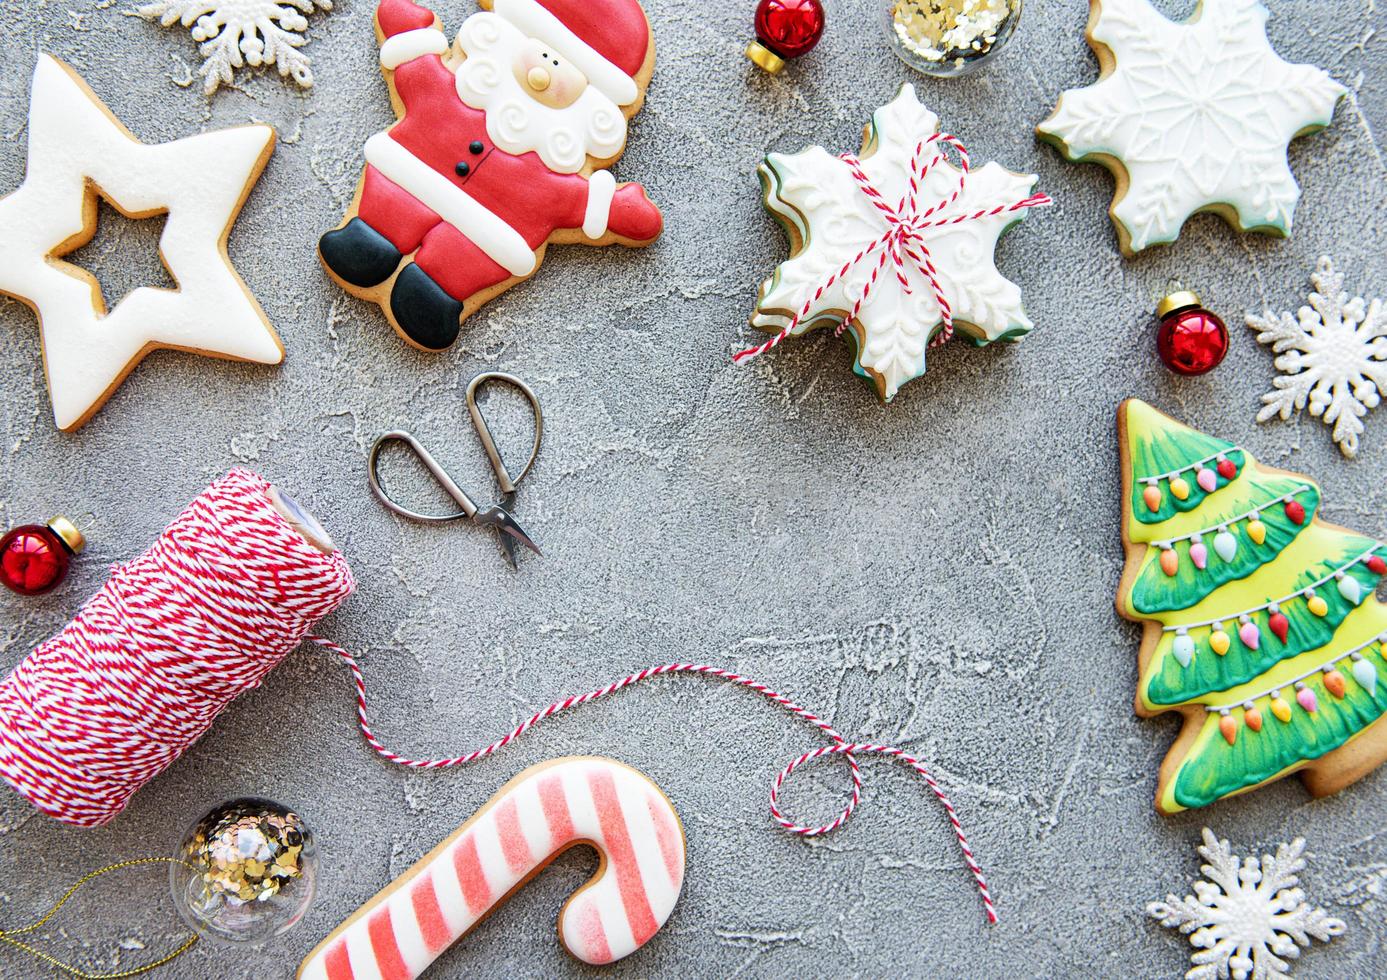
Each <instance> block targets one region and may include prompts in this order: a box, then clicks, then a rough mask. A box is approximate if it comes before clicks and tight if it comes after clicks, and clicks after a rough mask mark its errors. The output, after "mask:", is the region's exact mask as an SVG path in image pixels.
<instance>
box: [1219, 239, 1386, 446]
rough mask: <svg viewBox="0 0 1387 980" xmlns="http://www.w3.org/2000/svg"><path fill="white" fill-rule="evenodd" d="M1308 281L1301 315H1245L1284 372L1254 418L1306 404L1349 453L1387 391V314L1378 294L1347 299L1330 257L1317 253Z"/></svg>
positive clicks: (1264, 418) (1285, 413)
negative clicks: (1308, 291)
mask: <svg viewBox="0 0 1387 980" xmlns="http://www.w3.org/2000/svg"><path fill="white" fill-rule="evenodd" d="M1310 281H1311V282H1312V283H1314V286H1315V291H1314V292H1312V293H1311V294H1310V296H1309V300H1310V305H1309V306H1302V307H1301V308H1300V311H1299V312H1298V314H1297V315H1295V316H1292V315H1291V314H1290V313H1285V312H1283V313H1281V315H1280V316H1277V315H1276V314H1275V313H1272V312H1271V311H1267V314H1266V316H1254V315H1251V314H1249V315H1248V317H1247V325H1248V326H1249V327H1251V328H1252V329H1253V330H1256V331H1259V332H1258V334H1257V341H1258V343H1262V344H1270V345H1271V349H1272V350H1273V351H1274V352H1275V353H1276V354H1279V355H1280V356H1279V357H1277V358H1276V360H1275V361H1274V362H1273V363H1274V364H1275V365H1276V369H1277V370H1278V371H1282V372H1284V373H1283V374H1282V376H1281V377H1278V378H1274V379H1272V390H1271V391H1269V392H1267V393H1266V394H1265V395H1263V396H1262V402H1263V407H1262V410H1261V411H1260V412H1258V413H1257V421H1258V422H1265V421H1267V420H1268V419H1270V418H1271V417H1273V416H1275V415H1279V416H1281V418H1283V419H1288V418H1290V417H1291V412H1292V411H1293V410H1294V411H1300V410H1301V409H1303V408H1305V406H1306V404H1307V403H1309V406H1310V414H1311V415H1314V416H1316V417H1317V418H1323V419H1324V422H1325V424H1326V425H1333V426H1334V441H1335V442H1336V443H1338V444H1339V449H1340V451H1342V452H1343V454H1344V455H1345V456H1347V457H1349V458H1350V459H1352V458H1353V457H1354V456H1355V455H1357V453H1358V436H1359V434H1360V433H1361V432H1362V431H1363V422H1362V419H1363V416H1365V415H1367V414H1368V409H1370V408H1376V407H1377V406H1378V403H1379V402H1380V401H1381V400H1382V398H1381V396H1382V395H1384V394H1387V313H1385V312H1384V310H1383V306H1382V300H1380V299H1373V301H1372V302H1371V303H1368V302H1365V301H1364V300H1363V297H1361V296H1354V297H1353V298H1352V299H1350V298H1349V295H1348V293H1346V292H1344V277H1343V274H1342V273H1339V272H1335V271H1334V263H1333V262H1331V261H1330V260H1329V259H1328V257H1322V258H1321V259H1320V261H1319V265H1318V267H1317V268H1316V270H1315V271H1314V272H1313V273H1311V275H1310Z"/></svg>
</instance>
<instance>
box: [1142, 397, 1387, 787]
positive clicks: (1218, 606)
mask: <svg viewBox="0 0 1387 980" xmlns="http://www.w3.org/2000/svg"><path fill="white" fill-rule="evenodd" d="M1119 417H1120V433H1121V446H1122V466H1123V476H1124V487H1125V490H1124V496H1125V501H1126V503H1125V507H1124V518H1123V542H1124V546H1125V548H1126V553H1127V563H1126V567H1125V569H1124V572H1123V576H1122V584H1121V587H1120V591H1119V595H1118V608H1119V610H1120V611H1121V613H1122V614H1123V615H1124V616H1126V617H1127V618H1129V619H1133V620H1137V621H1140V622H1144V623H1147V624H1148V626H1147V631H1146V635H1145V638H1144V640H1143V643H1142V648H1141V654H1140V667H1141V672H1140V680H1139V686H1138V696H1137V711H1138V713H1139V714H1142V715H1154V714H1158V713H1161V712H1163V711H1170V710H1176V711H1180V712H1181V713H1183V714H1184V715H1185V718H1186V721H1185V727H1184V729H1183V730H1182V732H1181V734H1180V737H1179V738H1178V739H1177V740H1176V743H1175V745H1174V746H1173V747H1172V749H1171V753H1170V756H1169V757H1168V759H1167V762H1166V764H1165V765H1164V766H1163V767H1162V770H1161V772H1162V775H1161V779H1160V784H1159V787H1158V791H1157V807H1158V808H1159V809H1160V810H1162V811H1163V812H1167V813H1170V812H1175V811H1177V810H1181V809H1185V808H1188V807H1196V806H1203V805H1205V804H1207V803H1211V802H1213V801H1215V800H1217V799H1220V798H1222V797H1224V796H1228V795H1231V794H1233V793H1238V792H1241V791H1243V790H1246V789H1250V788H1252V787H1255V786H1258V785H1260V784H1262V783H1264V782H1267V781H1269V780H1271V779H1275V778H1279V777H1280V776H1282V775H1285V774H1286V773H1288V772H1292V771H1295V770H1297V769H1303V770H1304V778H1305V780H1306V783H1307V785H1308V786H1309V787H1310V789H1311V790H1312V792H1314V793H1316V794H1317V795H1318V794H1323V793H1329V792H1334V791H1335V790H1337V789H1339V788H1340V787H1342V786H1344V785H1346V784H1347V783H1348V782H1351V781H1352V780H1353V779H1355V778H1358V777H1359V776H1361V775H1363V774H1364V773H1366V772H1367V771H1369V770H1370V769H1371V768H1372V767H1373V766H1374V765H1377V764H1378V763H1380V762H1381V761H1383V758H1384V757H1387V742H1383V740H1382V737H1381V735H1380V734H1379V735H1377V736H1374V738H1372V739H1360V738H1359V736H1362V735H1364V733H1366V732H1367V731H1368V730H1369V729H1370V728H1371V727H1372V726H1374V725H1375V724H1376V723H1377V721H1378V719H1379V718H1381V717H1382V715H1383V714H1384V713H1387V685H1379V684H1378V683H1377V678H1378V670H1379V669H1380V665H1379V664H1375V663H1374V662H1372V656H1373V655H1374V653H1375V652H1376V651H1377V650H1378V649H1379V648H1380V646H1381V644H1382V643H1383V642H1384V640H1387V607H1384V606H1383V605H1382V604H1381V603H1379V602H1378V600H1377V598H1376V596H1375V595H1374V591H1375V590H1376V588H1377V587H1378V585H1379V584H1380V583H1381V582H1382V580H1383V578H1384V576H1387V545H1384V544H1383V543H1382V542H1379V541H1376V540H1374V539H1372V538H1369V537H1364V536H1362V535H1359V534H1356V533H1354V532H1352V531H1349V530H1346V529H1344V528H1339V527H1335V526H1333V525H1330V524H1326V523H1324V522H1322V521H1321V520H1320V519H1319V518H1318V516H1317V514H1318V511H1319V508H1320V491H1319V488H1318V487H1316V486H1315V484H1313V483H1311V482H1310V481H1309V480H1308V479H1306V478H1305V477H1303V476H1301V475H1299V474H1294V473H1288V472H1284V471H1281V470H1274V469H1270V468H1268V467H1263V466H1261V465H1259V464H1257V463H1256V461H1255V460H1253V459H1252V458H1251V457H1250V456H1248V455H1247V453H1246V452H1245V451H1244V450H1242V449H1240V448H1238V447H1236V446H1233V445H1231V444H1229V443H1226V442H1223V441H1221V440H1218V439H1215V438H1214V437H1212V436H1208V435H1205V434H1203V433H1200V432H1197V431H1195V430H1193V429H1190V428H1188V427H1186V426H1183V425H1180V424H1179V423H1177V422H1175V421H1174V420H1172V419H1170V418H1168V417H1166V416H1164V415H1162V414H1160V413H1159V412H1157V411H1155V410H1154V409H1152V408H1151V407H1150V406H1148V405H1145V404H1143V403H1141V402H1137V401H1131V402H1127V403H1126V404H1125V405H1124V406H1123V408H1122V410H1121V412H1120V416H1119ZM1220 456H1221V457H1222V458H1223V459H1225V460H1227V461H1228V462H1230V463H1234V464H1236V466H1235V468H1234V470H1233V471H1232V476H1231V478H1226V477H1225V475H1224V473H1225V469H1224V468H1223V467H1222V465H1221V464H1215V465H1214V466H1213V467H1212V468H1213V470H1214V472H1216V473H1217V475H1218V478H1219V480H1220V483H1219V484H1218V485H1217V486H1216V488H1215V490H1214V491H1212V492H1210V491H1208V490H1207V488H1206V486H1205V485H1203V484H1201V483H1200V481H1199V480H1198V478H1196V480H1195V486H1194V487H1192V488H1191V490H1190V494H1189V496H1188V497H1187V498H1185V499H1181V498H1180V497H1179V495H1178V494H1174V493H1173V492H1172V493H1169V494H1166V493H1162V494H1161V496H1160V498H1159V499H1158V500H1156V501H1155V503H1156V505H1157V506H1156V508H1155V509H1153V508H1152V507H1151V497H1150V495H1149V491H1150V490H1152V489H1153V488H1152V486H1151V484H1149V483H1147V482H1146V481H1147V480H1148V479H1151V478H1153V477H1154V478H1155V479H1157V480H1158V481H1162V482H1164V481H1170V480H1173V479H1174V478H1175V477H1173V476H1172V474H1176V473H1188V472H1191V471H1192V470H1193V471H1194V472H1199V471H1200V470H1201V469H1207V468H1208V467H1209V465H1210V461H1211V460H1218V459H1219V458H1220ZM1360 665H1361V666H1360ZM1267 715H1270V717H1271V719H1274V720H1272V721H1269V720H1268V719H1267ZM1380 742H1381V743H1382V747H1380V748H1379V747H1378V743H1380Z"/></svg>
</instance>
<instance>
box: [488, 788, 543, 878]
mask: <svg viewBox="0 0 1387 980" xmlns="http://www.w3.org/2000/svg"><path fill="white" fill-rule="evenodd" d="M496 832H497V834H498V835H499V836H500V838H501V851H502V852H503V853H504V854H505V856H506V864H508V865H509V866H510V869H511V870H512V871H514V872H515V873H516V874H524V873H525V872H526V871H528V870H529V869H530V868H533V867H534V866H535V859H534V856H533V855H531V854H530V842H529V841H527V840H526V839H525V831H524V829H522V828H521V826H520V804H519V803H518V802H516V798H515V797H513V796H512V797H510V798H508V799H506V800H504V801H503V802H502V803H501V805H500V806H498V807H497V808H496Z"/></svg>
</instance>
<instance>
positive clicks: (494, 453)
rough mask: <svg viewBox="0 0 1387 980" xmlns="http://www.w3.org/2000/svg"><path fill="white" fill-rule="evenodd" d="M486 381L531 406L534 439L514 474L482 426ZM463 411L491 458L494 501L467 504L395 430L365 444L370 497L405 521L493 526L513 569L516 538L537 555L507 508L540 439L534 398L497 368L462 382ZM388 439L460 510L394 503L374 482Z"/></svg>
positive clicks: (415, 443)
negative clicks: (496, 490)
mask: <svg viewBox="0 0 1387 980" xmlns="http://www.w3.org/2000/svg"><path fill="white" fill-rule="evenodd" d="M489 381H495V382H498V383H500V384H506V385H510V386H511V387H512V388H515V389H516V390H517V391H519V392H520V393H521V394H522V395H524V396H525V398H526V399H527V400H528V401H529V403H530V407H531V408H532V409H533V410H534V419H535V443H534V446H533V447H532V448H531V450H530V458H529V460H528V461H526V463H525V468H524V469H522V470H521V471H520V474H519V475H518V476H514V477H513V476H511V475H510V471H509V470H508V469H506V464H505V461H504V460H503V459H501V452H500V450H498V449H497V448H496V440H495V439H493V438H492V436H491V429H490V428H489V427H488V426H487V424H486V419H485V418H483V416H482V410H481V408H479V407H478V405H477V392H478V391H480V390H481V388H482V386H483V385H485V384H486V383H487V382H489ZM467 412H468V414H469V415H471V416H472V427H473V428H474V429H476V430H477V438H478V439H480V440H481V443H482V448H483V449H485V450H486V455H487V458H489V459H490V460H491V469H492V471H493V472H495V474H496V482H497V483H498V484H500V487H501V499H500V501H499V502H498V503H496V504H493V505H492V506H490V507H487V508H486V509H485V510H483V509H482V508H480V507H478V506H477V505H476V504H475V503H473V501H472V498H471V497H469V496H468V495H467V493H466V492H465V491H464V490H463V489H462V488H461V487H460V486H458V485H457V483H455V482H454V481H453V478H452V477H451V476H449V475H448V472H447V471H446V470H445V469H443V467H442V466H441V465H440V464H439V462H438V460H436V459H434V458H433V455H432V454H431V453H430V452H429V451H428V450H427V449H425V448H424V447H423V446H422V445H421V444H420V443H419V440H418V439H415V438H414V436H413V435H411V434H410V433H408V432H402V431H395V432H387V433H386V434H385V435H383V436H381V437H380V438H379V439H377V440H376V442H375V445H373V446H372V447H371V459H370V462H369V463H368V464H367V467H366V472H367V476H368V478H369V479H370V482H371V490H372V492H374V493H375V495H376V497H377V498H378V499H379V500H380V502H381V503H383V504H384V505H385V506H386V507H388V508H390V509H391V510H393V511H394V512H395V513H397V514H399V515H401V516H403V517H408V518H409V519H410V520H414V521H423V522H426V523H429V524H442V523H444V522H445V521H457V520H461V519H463V518H469V519H470V520H471V521H472V522H473V523H474V524H486V525H489V526H491V527H494V528H496V530H497V531H499V532H500V536H501V551H502V552H503V553H504V554H505V556H506V560H507V561H509V562H510V564H511V567H512V568H514V567H516V562H515V544H516V542H517V541H518V542H520V543H521V544H523V545H524V546H525V547H527V548H529V549H530V550H531V551H533V552H534V553H535V554H537V555H539V554H541V552H540V550H539V546H538V545H537V544H535V543H534V541H532V540H530V536H529V535H528V534H526V533H525V529H524V528H522V527H521V526H520V525H519V524H518V523H517V522H516V520H515V518H514V517H512V516H511V513H510V512H511V509H512V508H513V507H514V506H515V489H516V485H517V484H519V483H520V481H521V480H523V479H525V475H526V474H527V473H529V472H530V467H532V466H534V465H535V459H536V457H538V456H539V444H540V440H541V439H543V437H544V412H543V410H542V409H541V408H540V406H539V398H538V397H537V396H536V395H535V393H534V391H533V390H532V389H531V388H530V386H529V385H527V384H526V383H525V382H523V381H521V380H520V379H519V378H517V377H516V376H515V375H513V374H506V373H504V372H502V371H487V372H485V373H484V374H479V375H477V376H476V377H475V378H473V379H472V381H471V382H470V383H469V384H468V385H467ZM392 442H402V443H404V444H405V445H406V446H408V447H409V448H410V449H411V450H412V451H413V452H414V455H416V456H418V457H419V461H420V462H421V463H423V464H424V466H425V467H426V468H427V469H428V471H429V472H430V473H432V474H433V478H434V479H435V480H437V481H438V483H439V486H441V487H442V488H443V489H444V491H445V492H446V493H447V494H448V496H450V497H452V498H453V499H454V500H456V501H457V503H458V506H459V507H461V508H462V509H461V510H459V511H457V512H456V513H453V514H420V513H418V512H417V511H412V510H409V509H408V508H406V507H402V506H401V505H400V504H398V503H396V502H395V501H394V500H393V499H391V497H390V496H389V495H388V494H387V493H386V492H385V490H384V489H383V488H382V487H381V485H380V474H379V471H378V470H379V464H380V454H381V450H383V449H384V448H385V447H386V446H387V445H388V444H390V443H392Z"/></svg>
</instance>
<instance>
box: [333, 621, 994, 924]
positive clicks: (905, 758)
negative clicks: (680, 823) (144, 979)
mask: <svg viewBox="0 0 1387 980" xmlns="http://www.w3.org/2000/svg"><path fill="white" fill-rule="evenodd" d="M306 639H307V640H308V641H309V642H311V643H315V644H317V645H318V646H320V647H322V648H323V649H325V650H329V651H331V652H333V653H335V654H337V656H338V657H340V658H341V659H342V662H343V663H345V664H346V665H347V669H348V670H350V671H351V672H352V678H353V680H354V681H355V683H356V713H357V718H358V720H359V723H360V725H361V733H362V735H363V736H365V738H366V742H367V743H368V744H369V745H370V746H371V748H372V749H374V750H375V751H376V752H377V753H379V754H380V755H381V756H383V757H384V758H386V759H388V760H390V761H391V762H394V763H397V764H398V765H401V766H409V767H410V768H414V769H443V768H447V767H450V766H462V765H466V764H467V763H469V762H475V761H476V760H478V759H483V758H486V757H487V756H489V755H491V754H492V753H494V752H496V751H497V750H498V749H501V748H504V747H505V746H507V745H509V744H510V743H511V742H513V741H515V740H516V739H517V738H519V737H520V736H521V735H524V734H525V733H526V732H527V731H529V730H530V729H531V728H533V727H535V726H536V725H538V724H539V723H540V722H542V721H544V720H545V719H546V718H549V717H551V716H553V715H556V714H558V713H559V712H561V711H567V710H568V709H569V708H574V707H577V706H578V705H580V704H587V703H588V702H589V701H596V700H597V699H598V698H602V697H606V696H607V695H608V694H614V693H616V692H617V691H620V690H623V689H625V688H628V687H630V686H632V685H633V684H638V683H640V682H641V681H643V680H646V679H648V678H651V677H659V676H662V675H664V674H681V673H682V674H703V675H705V676H709V677H716V678H718V679H719V680H724V681H729V682H731V683H733V684H738V685H740V686H742V687H745V688H748V689H750V690H752V691H755V692H756V693H757V694H760V695H761V696H762V697H764V698H766V699H767V700H769V701H772V702H774V703H775V704H778V705H780V706H781V707H782V708H784V709H785V710H786V711H789V712H790V713H791V714H794V715H797V716H798V717H800V718H802V719H804V720H805V721H807V722H808V723H809V724H811V725H813V726H814V727H815V728H817V729H819V730H820V731H821V732H823V733H824V734H825V735H827V736H828V737H829V738H830V739H832V740H833V744H832V745H828V746H824V747H823V748H818V749H813V750H811V751H809V752H806V753H804V754H803V755H801V756H800V757H799V758H797V759H795V760H794V761H792V762H791V763H790V764H789V765H787V766H786V767H785V768H784V769H782V770H781V771H780V772H779V773H778V774H777V775H776V777H775V781H774V782H773V783H772V785H771V792H770V810H771V819H773V820H774V821H775V822H776V823H778V824H779V825H780V826H781V827H783V828H784V829H785V830H787V831H789V832H790V833H792V834H799V835H800V836H803V837H817V836H819V835H821V834H826V833H828V832H830V831H832V830H836V829H837V828H839V827H841V826H842V825H843V824H844V823H846V822H847V820H848V818H849V817H851V816H852V814H853V811H854V810H856V809H857V805H858V803H860V802H861V800H862V773H861V770H860V769H859V768H858V763H857V755H858V754H869V755H883V756H887V757H888V758H894V759H897V760H898V761H900V762H902V763H904V764H905V765H907V766H909V767H910V768H911V769H913V770H915V772H917V773H918V774H919V775H920V776H921V777H922V778H923V779H924V780H925V782H926V783H927V784H928V785H929V788H930V789H931V790H932V791H933V792H934V795H935V796H936V797H938V798H939V802H940V803H941V804H943V806H944V810H945V812H946V813H947V814H948V818H949V823H950V824H951V825H952V826H953V829H954V834H955V836H957V838H958V845H959V848H960V849H961V850H962V851H963V860H964V863H965V864H967V866H968V870H969V871H970V872H971V873H972V875H973V880H974V881H975V882H976V883H977V887H978V893H979V894H980V895H981V897H982V904H983V908H984V910H985V911H986V913H987V921H988V922H996V921H997V909H996V906H995V905H994V904H993V902H992V893H991V892H990V891H989V890H988V887H987V879H986V878H985V877H984V876H983V873H982V868H981V867H979V866H978V862H977V860H976V859H975V858H974V856H973V849H972V847H970V846H969V844H968V838H967V836H966V835H965V834H964V832H963V825H962V824H961V823H960V822H959V819H958V814H957V813H956V812H955V811H954V807H953V803H951V802H950V800H949V797H948V794H947V793H945V792H944V789H943V788H942V787H941V786H940V785H939V783H938V782H937V781H936V780H935V778H934V777H933V776H932V775H931V774H930V772H929V770H927V769H926V768H925V766H924V764H923V763H922V762H920V760H919V759H917V758H915V757H914V756H911V755H908V754H907V753H906V752H905V751H903V750H902V749H899V748H896V747H895V746H891V745H877V744H874V743H870V742H849V741H847V740H846V739H845V738H843V736H841V735H839V734H838V732H837V731H835V730H834V728H833V726H832V725H830V724H829V723H828V722H826V721H824V720H823V719H822V718H820V717H818V716H817V715H815V714H814V713H813V712H812V711H810V710H809V709H808V708H804V707H801V706H800V705H798V704H796V703H795V702H794V701H792V700H790V699H789V698H788V697H786V696H785V695H783V694H780V693H778V692H776V691H774V690H772V689H771V688H769V687H767V686H766V685H764V684H761V683H759V682H758V681H754V680H752V679H751V678H749V677H743V676H742V675H741V674H736V673H733V672H732V671H730V670H724V669H722V668H720V667H713V666H710V665H708V664H693V663H674V664H663V665H661V666H658V667H647V668H646V669H644V670H641V671H637V672H636V673H634V674H628V675H627V676H625V677H623V678H621V679H620V680H618V681H614V682H612V683H611V684H608V685H607V686H606V687H599V688H597V689H596V690H592V691H588V692H587V693H586V694H576V695H573V696H572V697H567V698H564V699H563V700H561V701H555V702H554V703H553V704H551V705H549V706H548V707H547V708H544V709H543V710H541V711H536V712H535V713H534V714H533V715H531V716H530V717H529V718H527V719H525V721H523V722H521V723H520V724H519V725H517V726H516V727H515V728H513V729H512V730H511V731H510V732H508V733H506V734H505V735H503V736H502V737H500V738H498V739H497V740H496V741H494V742H492V743H491V744H490V745H486V746H483V747H482V748H479V749H474V750H473V751H471V752H468V753H467V754H465V755H459V756H454V757H452V758H447V759H410V758H407V757H405V756H402V755H399V754H398V753H396V752H393V751H391V750H390V749H388V748H386V746H385V745H384V744H383V743H382V742H381V741H380V739H378V738H377V737H376V735H375V733H374V732H373V731H372V730H371V725H370V723H369V721H368V720H367V717H366V678H365V676H364V675H363V674H362V672H361V667H360V666H359V665H358V664H357V662H356V658H355V657H353V656H352V655H351V654H350V653H348V652H347V651H346V650H345V649H343V648H342V647H341V646H340V645H338V644H337V643H334V642H333V641H332V640H329V639H326V638H324V637H321V636H309V637H307V638H306ZM831 755H841V756H843V757H844V758H845V759H846V760H847V762H848V766H849V768H850V769H851V772H852V794H851V796H850V797H849V798H848V802H847V805H846V806H844V808H843V810H842V812H841V813H839V814H838V816H837V817H835V818H834V819H833V820H831V821H829V822H828V823H826V824H822V825H820V826H807V825H804V824H800V823H797V822H795V821H794V820H792V819H790V818H789V817H787V816H786V815H785V814H784V813H783V812H782V810H781V809H780V789H781V786H782V785H783V784H784V782H785V780H786V779H787V778H789V776H790V774H791V773H793V772H794V771H795V770H796V769H798V768H800V767H801V766H803V765H805V764H807V763H809V762H812V761H814V760H815V759H820V758H822V757H824V756H831Z"/></svg>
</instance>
